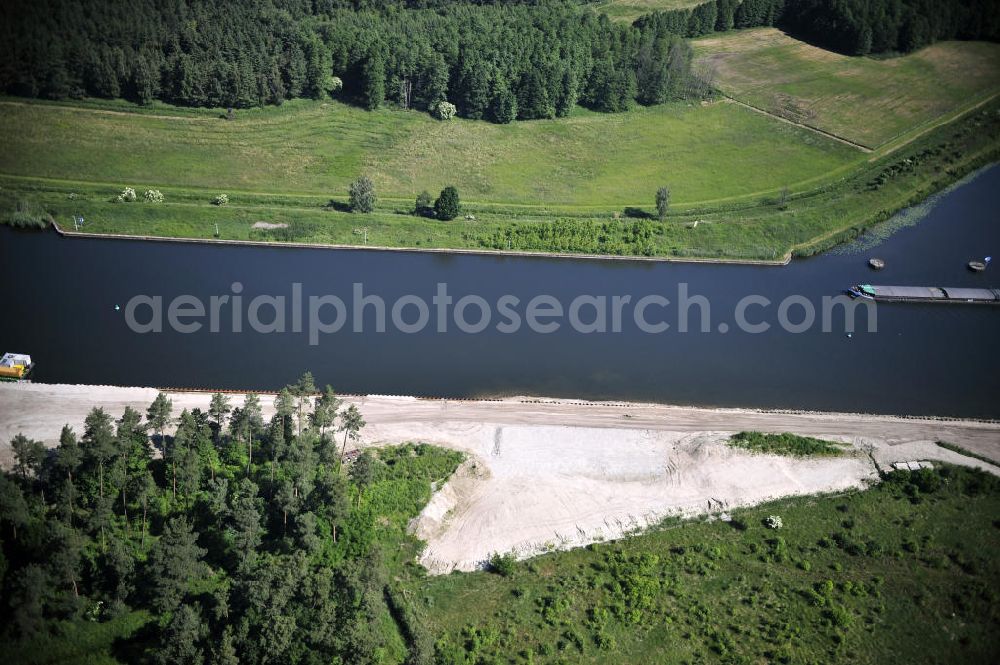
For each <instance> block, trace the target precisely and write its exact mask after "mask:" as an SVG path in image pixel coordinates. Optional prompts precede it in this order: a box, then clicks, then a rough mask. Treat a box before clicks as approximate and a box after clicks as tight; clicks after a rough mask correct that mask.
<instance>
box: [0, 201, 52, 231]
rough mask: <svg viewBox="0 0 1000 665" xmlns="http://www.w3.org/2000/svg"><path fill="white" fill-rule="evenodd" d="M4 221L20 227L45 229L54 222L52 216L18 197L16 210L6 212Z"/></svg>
mask: <svg viewBox="0 0 1000 665" xmlns="http://www.w3.org/2000/svg"><path fill="white" fill-rule="evenodd" d="M2 221H3V223H5V224H8V225H9V226H13V227H14V228H18V229H44V228H45V227H47V226H48V225H49V224H50V223H51V222H52V216H51V215H49V213H47V212H46V211H45V210H43V209H42V208H39V207H38V206H36V205H34V204H33V203H29V202H28V201H24V200H21V199H18V201H17V203H16V204H15V206H14V210H12V211H10V212H8V213H7V214H5V215H4V216H3V218H2Z"/></svg>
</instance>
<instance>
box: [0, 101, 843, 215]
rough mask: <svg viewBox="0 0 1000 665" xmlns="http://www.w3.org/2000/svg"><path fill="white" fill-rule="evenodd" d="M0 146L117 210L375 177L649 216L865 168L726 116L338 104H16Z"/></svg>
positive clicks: (664, 109)
mask: <svg viewBox="0 0 1000 665" xmlns="http://www.w3.org/2000/svg"><path fill="white" fill-rule="evenodd" d="M0 140H2V142H3V145H4V146H5V147H6V149H5V150H4V151H3V152H2V154H0V173H5V174H12V175H31V176H42V177H46V178H56V179H63V180H79V181H86V182H100V183H107V185H108V186H109V190H108V191H109V194H110V193H111V192H112V191H113V190H114V188H115V187H118V188H119V189H120V188H121V187H122V186H124V185H131V186H133V187H136V188H137V189H138V188H140V187H143V188H144V187H154V188H158V189H163V188H165V187H171V186H179V187H191V188H200V189H209V190H219V191H225V192H228V193H230V194H231V195H232V193H233V192H256V193H263V192H269V193H275V194H278V193H281V194H315V195H326V196H342V195H343V194H345V193H346V191H347V188H348V185H349V184H350V182H351V181H352V180H354V179H355V178H357V177H358V176H359V175H360V174H362V173H364V174H367V175H369V176H370V177H372V179H373V180H374V181H375V184H376V187H377V188H378V193H379V195H380V196H382V197H385V198H389V199H406V200H412V199H414V198H415V197H416V195H417V194H419V193H420V192H421V191H422V190H424V189H427V190H429V191H431V192H432V193H434V194H437V192H439V191H440V190H441V189H442V188H443V187H445V186H446V185H454V186H456V187H458V189H459V191H460V192H461V193H462V196H463V198H464V199H465V200H467V201H471V202H477V203H503V204H523V205H530V206H544V205H554V206H560V207H568V208H575V207H616V206H618V207H621V206H628V205H645V204H648V202H649V201H650V200H651V199H652V197H653V194H654V193H655V191H656V188H657V187H658V186H659V185H660V184H669V186H670V187H671V189H672V192H673V200H674V202H675V203H678V204H685V203H707V202H712V201H716V200H724V199H731V198H737V197H745V196H750V195H755V194H761V193H766V192H767V191H770V190H773V189H775V188H776V187H781V186H784V185H789V186H798V185H804V184H806V183H808V182H810V181H812V180H814V179H817V178H821V177H823V176H825V175H827V174H829V173H830V172H832V171H836V170H838V169H842V168H843V167H845V166H847V165H850V164H851V163H853V162H856V161H858V159H859V158H860V157H861V155H860V154H859V153H858V152H857V151H856V150H852V149H851V148H849V147H847V146H842V145H839V144H836V143H833V142H830V141H828V140H826V139H824V138H822V137H819V136H816V135H815V134H813V133H811V132H808V131H806V130H802V129H799V128H796V127H790V126H787V125H784V124H781V123H775V122H774V121H772V120H770V119H768V118H766V117H764V116H761V115H760V114H757V113H753V112H751V111H747V110H745V109H741V108H738V107H736V106H734V105H731V104H725V103H715V104H710V105H708V106H705V107H702V106H698V105H688V104H676V105H665V106H659V107H653V108H648V109H637V110H635V111H633V112H630V113H626V114H619V115H614V114H603V113H593V112H589V111H585V110H583V109H579V110H578V111H577V112H576V113H575V114H574V115H573V116H572V117H570V118H567V119H558V120H541V121H530V122H517V123H512V124H509V125H494V124H490V123H486V122H477V121H471V120H462V119H455V120H452V121H450V122H440V121H437V120H434V119H433V118H431V117H429V116H428V115H427V114H424V113H417V112H406V111H400V110H389V109H385V110H379V111H375V112H368V111H364V110H361V109H358V108H354V107H351V106H348V105H345V104H340V103H336V102H327V103H318V102H310V101H296V102H288V103H286V104H284V105H283V106H282V107H280V108H267V109H260V110H252V111H247V112H237V117H236V119H235V120H233V121H227V120H223V119H220V118H219V117H218V115H217V114H211V115H209V114H204V115H177V116H166V115H126V114H120V113H109V112H106V111H103V110H98V109H80V108H75V107H72V106H62V105H39V104H30V105H29V104H20V103H5V104H0Z"/></svg>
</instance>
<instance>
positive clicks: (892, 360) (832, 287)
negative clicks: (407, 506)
mask: <svg viewBox="0 0 1000 665" xmlns="http://www.w3.org/2000/svg"><path fill="white" fill-rule="evenodd" d="M998 204H1000V167H996V166H995V167H992V168H991V169H988V170H986V171H984V172H982V173H981V174H979V176H978V177H976V178H975V179H973V180H972V181H971V182H969V183H968V184H966V185H964V186H962V187H959V188H957V189H955V190H954V191H952V192H951V193H949V194H947V195H945V196H943V197H941V198H940V200H939V201H938V202H937V203H936V205H935V206H934V208H933V210H932V211H931V213H930V214H929V215H928V217H927V218H926V219H924V220H923V221H922V222H920V223H919V224H918V225H917V226H914V227H910V228H905V229H903V230H900V231H898V232H897V233H895V234H894V235H892V236H891V237H890V238H889V239H888V240H886V241H884V242H882V243H881V244H879V245H878V246H877V247H875V248H873V249H866V250H864V252H853V253H852V252H850V251H846V252H845V251H843V250H841V251H838V252H835V253H829V254H826V255H823V256H819V257H815V258H810V259H804V260H796V261H793V262H792V263H791V264H790V265H789V266H786V267H782V268H774V267H753V266H718V265H701V264H680V263H677V264H669V263H668V264H658V263H647V262H604V261H600V262H598V261H582V260H568V259H547V258H515V257H510V258H506V257H490V256H445V255H429V254H418V253H400V252H374V251H373V252H367V251H366V252H361V251H333V250H320V249H295V248H256V247H239V246H209V245H194V244H174V243H156V242H138V241H118V240H100V239H63V238H60V237H58V236H57V235H56V234H55V233H51V232H50V233H24V232H14V231H12V230H10V229H7V228H0V299H2V302H3V303H4V305H3V310H2V311H3V314H2V320H3V325H2V326H0V351H18V352H25V353H30V354H32V356H33V357H34V360H35V362H36V365H37V369H36V373H35V380H36V381H40V382H52V383H55V382H60V383H97V384H120V385H150V386H176V387H212V388H234V389H251V388H253V389H274V388H277V387H279V386H281V385H283V384H285V383H287V382H290V381H292V380H294V379H295V377H297V376H298V375H299V374H300V373H301V372H302V371H304V370H307V369H308V370H311V371H312V372H313V373H314V374H315V375H316V378H317V382H318V383H320V384H324V383H330V384H332V385H333V386H334V387H335V388H336V389H337V390H339V391H342V392H353V393H382V394H412V395H438V396H490V395H509V394H538V395H548V396H565V397H582V398H592V399H628V400H648V401H660V402H670V403H678V404H698V405H725V406H748V407H787V408H797V409H822V410H838V411H839V410H844V411H866V412H880V413H905V414H937V415H954V416H968V417H991V418H998V417H1000V352H998V342H1000V307H979V306H956V305H951V306H948V305H906V304H884V305H879V306H878V312H877V320H878V331H877V332H876V333H868V332H865V331H864V323H865V317H861V319H860V324H861V328H862V329H861V330H860V331H858V332H855V333H854V334H853V336H851V337H847V335H845V334H844V330H843V322H842V318H843V317H840V320H839V332H834V333H823V332H822V331H821V330H819V326H816V328H815V329H814V330H811V331H809V332H806V333H802V334H791V333H788V332H784V331H782V330H781V329H780V328H779V327H778V326H777V325H772V328H771V330H769V331H768V332H766V333H763V334H749V333H744V332H739V331H738V330H736V326H735V325H733V321H734V317H733V310H734V307H735V304H736V302H737V301H738V300H740V299H741V298H743V297H744V296H746V295H751V294H761V295H763V296H765V297H767V298H768V299H770V300H771V301H773V302H774V303H775V305H773V306H772V307H771V308H770V311H769V312H765V311H764V310H760V309H758V310H753V309H751V310H750V312H751V314H750V318H751V319H753V320H755V321H756V320H758V319H761V320H766V321H769V322H771V323H772V324H775V323H776V321H777V319H776V313H775V310H776V308H777V303H778V302H779V301H780V300H781V299H783V298H785V297H786V296H789V295H794V294H801V295H804V296H806V297H807V298H808V299H809V300H810V301H811V302H814V303H816V304H817V309H818V307H819V302H820V299H821V298H822V297H823V296H827V295H835V294H837V293H839V292H840V291H841V289H843V288H844V287H845V286H848V285H850V284H854V283H858V282H863V281H867V282H873V283H877V284H899V285H902V284H912V285H925V286H992V287H1000V276H998V273H997V270H1000V265H997V264H1000V224H998V223H997V210H998ZM989 254H992V255H993V256H996V257H998V260H997V261H996V262H995V263H994V266H993V267H992V268H991V269H990V270H988V271H987V272H986V273H985V274H981V275H976V274H973V273H971V272H969V271H968V270H967V269H966V267H965V264H966V262H967V261H969V260H970V259H972V258H981V257H983V256H985V255H989ZM875 255H877V256H880V257H882V258H884V259H885V260H886V262H887V268H886V269H885V270H883V271H882V272H880V273H877V274H876V273H873V272H871V271H870V270H869V269H868V268H867V267H866V265H865V262H866V261H867V259H868V257H870V256H875ZM234 281H239V282H241V283H242V284H243V285H244V291H243V294H242V295H243V296H244V298H245V300H249V299H250V298H252V297H254V296H256V295H259V294H270V295H288V294H290V292H291V285H292V283H294V282H299V283H302V284H303V290H304V293H305V295H306V297H308V296H309V295H312V294H316V295H322V294H336V295H338V296H340V297H342V298H344V299H345V300H346V301H347V302H348V303H350V295H351V290H352V284H353V283H355V282H360V283H363V285H364V291H365V293H369V294H377V295H379V296H381V297H382V298H385V299H386V300H387V301H389V302H390V303H391V302H392V301H393V300H394V299H396V298H399V297H400V296H403V295H406V294H416V295H419V296H421V297H423V298H424V299H425V300H426V301H428V302H430V300H431V297H432V296H433V295H434V293H435V289H436V286H437V284H438V283H439V282H445V283H447V284H448V287H449V292H450V293H451V294H452V295H453V296H454V297H455V298H456V299H457V298H459V297H461V296H463V295H466V294H475V295H479V296H482V297H484V298H485V299H486V300H487V301H490V302H495V301H496V300H497V299H498V298H499V297H500V296H502V295H504V294H512V295H514V296H517V297H518V298H520V300H521V301H522V308H523V303H525V302H526V301H528V300H530V299H531V298H532V297H534V296H537V295H539V294H552V295H554V296H556V297H558V298H559V299H560V300H561V301H562V302H563V303H565V304H567V305H568V303H569V302H570V301H572V300H573V298H575V297H577V296H579V295H598V296H599V295H606V296H609V297H610V296H614V295H631V296H632V297H633V301H635V300H637V299H638V298H639V297H641V296H644V295H649V294H661V295H664V296H666V297H667V298H669V299H671V300H674V299H675V297H676V295H677V289H678V284H679V283H687V284H688V288H689V291H690V292H691V293H692V294H699V295H704V296H706V297H707V298H708V299H709V301H710V303H711V316H712V322H711V327H712V329H713V332H709V333H695V332H689V333H680V332H677V331H676V325H673V326H672V328H671V329H670V330H669V331H668V332H666V333H663V334H657V335H650V334H646V333H642V332H640V331H639V330H638V328H637V327H636V326H635V324H634V323H633V322H632V320H631V318H630V317H629V316H626V318H625V321H624V327H623V330H622V332H621V333H616V334H612V333H607V334H582V333H577V332H574V331H573V330H572V329H571V328H570V327H569V326H568V325H566V324H565V323H564V325H563V326H562V327H561V328H560V329H559V330H558V331H557V332H555V333H552V334H544V335H543V334H538V333H535V332H532V331H530V330H528V329H527V328H526V327H525V328H523V329H522V330H521V331H520V332H518V333H515V334H502V333H500V332H497V331H496V329H495V328H494V327H493V326H491V327H490V328H489V329H487V331H485V332H483V333H480V334H476V335H469V334H464V333H460V332H456V331H455V330H454V326H451V330H450V331H449V332H447V333H438V332H435V331H434V330H433V328H431V329H428V330H427V331H424V332H421V333H418V334H404V333H401V332H387V333H384V334H375V333H372V332H368V333H354V332H350V331H349V328H348V329H347V330H346V331H342V332H339V333H337V334H333V335H327V336H323V338H322V339H321V342H320V344H319V345H318V346H310V345H309V343H308V338H307V336H306V334H305V333H291V332H289V333H284V334H269V335H263V334H257V333H252V332H246V333H242V334H233V333H214V334H213V333H210V332H208V331H207V330H203V331H201V332H198V333H195V334H179V333H172V332H171V333H162V334H147V335H140V334H136V333H134V332H132V331H130V330H129V329H128V327H127V326H126V325H125V321H124V317H123V314H122V312H117V311H115V309H114V306H115V304H121V305H122V306H123V307H124V305H125V303H126V302H127V301H128V300H129V299H130V298H132V297H133V296H135V295H136V294H150V295H162V296H163V297H164V300H165V301H169V300H170V299H172V298H173V297H175V296H177V295H180V294H195V295H198V296H200V297H202V298H203V299H205V300H206V301H207V299H208V297H209V296H211V295H216V294H228V293H230V285H231V284H232V283H233V282H234ZM521 311H522V313H523V309H522V310H521ZM692 311H693V312H694V313H697V311H698V310H697V309H695V310H692ZM471 312H473V313H474V312H475V310H474V309H473V310H471ZM649 312H650V314H649V318H650V319H652V320H656V319H660V318H662V319H664V320H665V321H667V322H669V323H676V322H675V320H674V319H676V315H675V314H670V313H667V314H663V313H660V314H657V310H656V309H655V308H653V309H650V310H649ZM469 318H470V319H474V318H475V317H474V316H470V317H469ZM584 318H589V317H587V316H584ZM793 318H794V319H795V320H798V318H799V316H798V315H795V316H794V317H793ZM694 320H695V321H697V317H694ZM834 322H835V323H837V322H838V319H837V318H835V319H834ZM719 323H727V325H728V326H729V328H730V330H729V331H728V332H726V333H721V332H719V331H718V324H719ZM373 324H374V314H373V313H371V317H370V318H369V320H367V321H366V325H367V326H368V328H369V330H371V327H372V325H373Z"/></svg>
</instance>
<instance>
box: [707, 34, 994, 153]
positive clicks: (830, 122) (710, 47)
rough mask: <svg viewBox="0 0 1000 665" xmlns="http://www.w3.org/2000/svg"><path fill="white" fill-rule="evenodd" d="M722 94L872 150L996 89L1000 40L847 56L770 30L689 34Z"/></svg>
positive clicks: (984, 96)
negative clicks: (886, 55) (898, 53)
mask: <svg viewBox="0 0 1000 665" xmlns="http://www.w3.org/2000/svg"><path fill="white" fill-rule="evenodd" d="M692 44H693V45H694V47H695V54H696V56H697V65H698V66H699V67H701V68H702V69H703V70H705V71H708V72H710V73H711V74H710V75H712V76H713V77H714V80H715V84H716V86H717V87H718V88H719V89H720V90H722V91H723V92H724V93H725V94H727V95H729V96H730V97H733V98H735V99H738V100H740V101H742V102H745V103H747V104H750V105H752V106H756V107H758V108H761V109H764V110H767V111H769V112H771V113H774V114H775V115H779V116H782V117H784V118H787V119H789V120H793V121H796V122H800V123H802V124H806V125H809V126H812V127H816V128H819V129H822V130H824V131H827V132H830V133H832V134H836V135H837V136H840V137H843V138H845V139H847V140H849V141H853V142H856V143H860V144H862V145H865V146H868V147H870V148H876V147H878V146H880V145H882V144H884V143H886V142H888V141H890V140H892V139H894V138H896V137H898V136H900V135H901V134H904V133H906V132H908V131H910V130H913V129H916V128H917V127H919V126H921V125H922V124H925V123H927V122H930V121H933V120H934V119H936V118H939V117H941V116H942V115H945V114H947V113H950V112H952V111H955V110H957V109H958V108H960V107H961V106H963V105H966V104H968V103H970V102H973V101H976V100H978V99H985V98H987V97H989V96H991V95H993V94H996V93H997V92H998V91H1000V45H998V44H991V43H986V42H940V43H938V44H934V45H933V46H929V47H927V48H925V49H922V50H920V51H917V52H915V53H910V54H908V55H905V56H900V57H895V58H884V59H877V58H870V57H851V56H846V55H841V54H838V53H833V52H831V51H827V50H824V49H821V48H818V47H816V46H811V45H809V44H806V43H805V42H801V41H798V40H796V39H794V38H792V37H790V36H788V35H786V34H785V33H783V32H781V31H780V30H777V29H775V28H760V29H754V30H741V31H737V32H729V33H725V34H719V35H713V36H710V37H706V38H703V39H698V40H694V41H693V42H692Z"/></svg>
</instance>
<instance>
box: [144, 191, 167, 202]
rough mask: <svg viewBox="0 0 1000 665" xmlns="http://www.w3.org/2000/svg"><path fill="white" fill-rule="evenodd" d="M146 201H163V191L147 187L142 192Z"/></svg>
mask: <svg viewBox="0 0 1000 665" xmlns="http://www.w3.org/2000/svg"><path fill="white" fill-rule="evenodd" d="M142 197H143V198H144V199H146V203H163V193H162V192H160V190H158V189H147V190H146V191H145V192H143V193H142Z"/></svg>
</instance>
